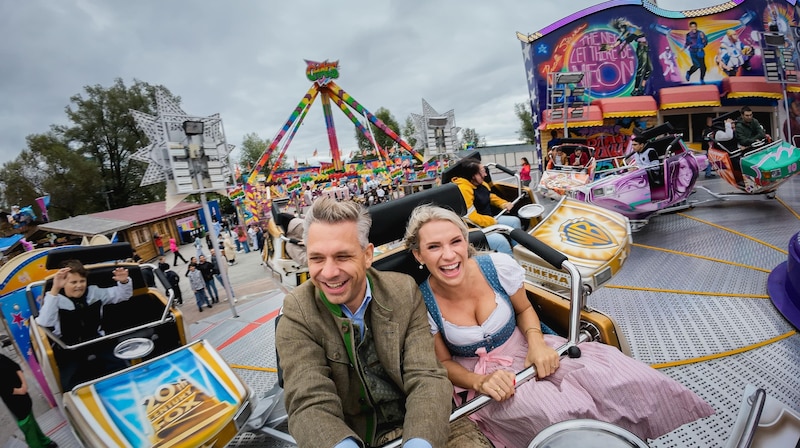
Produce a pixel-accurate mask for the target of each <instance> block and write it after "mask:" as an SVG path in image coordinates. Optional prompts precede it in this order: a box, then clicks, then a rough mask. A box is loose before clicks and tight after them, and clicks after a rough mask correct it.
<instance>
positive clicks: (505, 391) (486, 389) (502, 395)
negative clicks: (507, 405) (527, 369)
mask: <svg viewBox="0 0 800 448" xmlns="http://www.w3.org/2000/svg"><path fill="white" fill-rule="evenodd" d="M516 382H517V378H516V375H514V373H512V372H508V371H506V370H497V371H494V372H492V373H490V374H489V375H484V377H483V379H482V380H481V382H480V383H478V386H477V387H476V388H475V390H476V391H478V392H479V393H482V394H485V395H488V396H490V397H492V399H493V400H495V401H504V400H507V399H509V398H511V396H512V395H514V386H515V384H516Z"/></svg>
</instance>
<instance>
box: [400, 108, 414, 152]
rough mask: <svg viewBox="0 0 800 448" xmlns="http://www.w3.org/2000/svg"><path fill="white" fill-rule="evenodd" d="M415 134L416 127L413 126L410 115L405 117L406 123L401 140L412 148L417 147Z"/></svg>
mask: <svg viewBox="0 0 800 448" xmlns="http://www.w3.org/2000/svg"><path fill="white" fill-rule="evenodd" d="M416 133H417V127H416V126H414V120H412V119H411V115H409V116H407V117H406V122H405V124H404V125H403V138H404V139H406V143H408V144H409V146H411V147H412V148H414V147H416V146H417V138H416V137H415V135H416Z"/></svg>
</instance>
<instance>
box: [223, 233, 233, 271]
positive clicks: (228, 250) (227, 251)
mask: <svg viewBox="0 0 800 448" xmlns="http://www.w3.org/2000/svg"><path fill="white" fill-rule="evenodd" d="M232 239H233V238H231V236H230V235H228V234H226V235H225V236H223V237H222V242H221V243H220V245H221V246H222V247H221V249H222V255H224V256H225V259H226V260H228V265H229V266H233V265H234V264H236V247H235V246H234V245H233V241H231V240H232Z"/></svg>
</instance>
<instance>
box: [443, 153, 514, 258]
mask: <svg viewBox="0 0 800 448" xmlns="http://www.w3.org/2000/svg"><path fill="white" fill-rule="evenodd" d="M461 169H462V171H461V172H462V173H463V175H464V177H454V178H453V179H452V182H453V183H454V184H456V185H458V189H459V190H460V191H461V196H463V197H464V203H466V205H467V216H466V218H467V219H469V220H470V221H471V222H472V223H474V224H475V225H477V226H480V227H488V226H491V225H495V224H503V225H507V226H510V227H513V228H515V229H521V228H522V223H521V222H520V220H519V218H518V217H516V216H510V215H502V216H500V217H499V218H497V219H495V218H494V216H492V209H491V207H492V206H494V207H497V208H500V209H505V210H507V211H510V210H511V209H512V208H513V207H514V204H512V203H511V202H508V201H506V200H505V199H503V198H501V197H500V196H497V195H496V194H494V193H492V192H491V189H490V188H489V184H487V183H486V167H484V166H483V165H482V164H481V163H480V162H479V161H477V160H464V161H463V162H462V163H461ZM486 241H487V242H488V243H489V247H490V248H491V249H493V250H496V251H498V252H503V253H506V254H508V255H512V252H511V244H510V243H509V241H508V239H507V238H506V237H505V236H503V235H501V234H498V233H492V234H489V235H486Z"/></svg>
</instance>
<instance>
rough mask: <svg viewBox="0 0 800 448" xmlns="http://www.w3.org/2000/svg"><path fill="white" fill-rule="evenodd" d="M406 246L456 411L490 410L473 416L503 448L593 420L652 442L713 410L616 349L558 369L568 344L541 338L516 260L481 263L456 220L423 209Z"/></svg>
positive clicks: (588, 347) (595, 350)
mask: <svg viewBox="0 0 800 448" xmlns="http://www.w3.org/2000/svg"><path fill="white" fill-rule="evenodd" d="M405 239H406V243H407V245H408V247H409V248H410V249H411V251H412V253H413V255H414V257H415V258H416V259H417V261H419V263H420V268H422V266H423V265H424V266H427V268H428V270H429V271H430V273H431V274H430V276H429V277H428V279H427V280H426V281H425V282H423V283H422V284H421V285H420V289H421V290H422V295H423V297H424V299H425V305H426V306H427V307H428V320H429V323H430V325H431V332H432V333H433V334H434V344H435V345H434V346H435V350H436V355H437V357H438V358H439V360H440V361H441V362H442V364H443V365H444V366H445V368H446V369H447V373H448V376H449V378H450V381H452V383H453V385H454V386H455V391H454V396H455V399H456V401H457V402H458V403H459V404H461V403H462V402H464V401H466V400H469V399H471V398H472V397H473V396H475V395H476V394H486V395H488V396H490V397H491V398H492V399H493V400H495V402H494V403H491V404H489V405H487V406H485V407H484V408H483V409H481V410H480V411H478V412H476V413H474V414H472V415H471V416H470V418H472V419H473V420H475V421H476V422H477V423H478V425H479V426H480V428H481V430H482V431H483V432H484V434H486V435H487V436H488V437H489V438H490V439H491V440H492V442H493V443H494V444H495V446H497V447H503V446H510V447H525V446H528V444H529V443H530V441H531V440H532V439H533V438H534V437H535V435H536V434H537V433H538V432H540V431H541V430H543V429H544V428H546V427H548V426H550V425H552V424H554V423H557V422H560V421H565V420H572V419H579V418H591V419H596V420H601V421H605V422H609V423H614V424H616V425H619V426H621V427H623V428H625V429H627V430H628V431H631V432H632V433H634V434H636V435H637V436H639V437H641V438H643V439H644V438H650V439H654V438H657V437H659V436H661V435H663V434H666V433H668V432H670V431H672V430H674V429H675V428H677V427H679V426H681V425H683V424H685V423H689V422H691V421H694V420H696V419H699V418H703V417H707V416H709V415H711V414H713V413H714V410H713V409H712V408H711V406H709V405H708V404H707V403H706V402H704V401H703V400H701V399H700V398H699V397H697V396H696V395H695V394H694V393H693V392H692V391H690V390H689V389H687V388H685V387H684V386H682V385H681V384H679V383H677V382H675V381H673V380H672V379H670V378H669V377H667V376H665V375H663V374H661V373H660V372H658V371H656V370H654V369H652V368H650V367H649V366H647V365H645V364H643V363H641V362H639V361H636V360H634V359H631V358H628V357H627V356H625V355H624V354H623V353H621V352H620V351H619V350H617V349H616V348H614V347H611V346H608V345H605V344H601V343H597V342H587V343H583V344H581V345H580V348H581V352H582V356H581V357H580V358H575V359H571V358H564V359H559V356H558V354H557V353H556V351H555V350H554V348H556V347H559V346H561V345H563V344H564V343H565V342H566V340H565V339H564V338H562V337H559V336H554V335H550V334H547V335H545V334H542V326H541V324H540V321H539V317H538V316H537V315H536V312H535V311H534V309H533V307H532V306H531V304H530V302H529V301H528V298H527V295H526V292H525V289H524V287H523V280H524V277H525V273H524V271H523V269H522V268H521V267H520V266H519V265H518V264H517V263H516V262H515V261H514V259H513V258H511V257H509V256H507V255H504V254H499V253H491V254H482V255H475V254H474V249H473V248H472V247H471V246H470V245H469V243H468V240H467V228H466V226H465V225H464V223H463V222H462V220H461V219H460V218H459V217H458V216H457V215H456V214H455V213H453V212H452V211H450V210H446V209H443V208H440V207H436V206H432V205H423V206H420V207H417V208H416V209H415V210H414V212H413V213H412V215H411V218H410V219H409V223H408V227H407V228H406V234H405ZM530 365H534V366H535V367H536V372H537V376H538V378H539V380H537V381H529V382H527V383H525V384H523V385H521V386H520V387H519V388H518V389H515V387H514V386H515V373H516V372H518V371H520V370H523V369H524V368H526V367H528V366H530Z"/></svg>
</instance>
